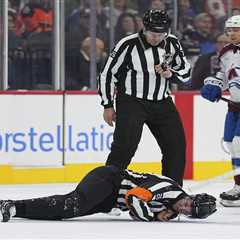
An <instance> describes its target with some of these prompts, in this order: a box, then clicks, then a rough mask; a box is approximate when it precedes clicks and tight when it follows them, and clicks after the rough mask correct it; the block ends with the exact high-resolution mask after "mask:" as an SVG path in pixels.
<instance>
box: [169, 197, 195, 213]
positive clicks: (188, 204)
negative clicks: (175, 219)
mask: <svg viewBox="0 0 240 240" xmlns="http://www.w3.org/2000/svg"><path fill="white" fill-rule="evenodd" d="M192 204H193V200H192V199H191V198H190V197H184V198H182V199H180V200H178V201H177V202H176V203H175V204H174V205H173V209H174V210H175V211H176V212H178V213H180V214H183V215H186V216H190V215H191V212H192Z"/></svg>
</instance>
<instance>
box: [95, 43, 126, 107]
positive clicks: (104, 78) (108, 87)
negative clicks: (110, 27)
mask: <svg viewBox="0 0 240 240" xmlns="http://www.w3.org/2000/svg"><path fill="white" fill-rule="evenodd" d="M127 49H128V44H127V42H126V39H122V40H120V41H119V42H118V43H117V45H116V46H115V48H114V49H113V51H112V52H111V53H110V55H109V57H108V59H107V62H106V64H105V66H104V68H103V70H102V72H101V73H100V75H99V78H98V81H99V83H98V92H99V95H100V96H101V98H102V102H101V104H102V105H103V106H104V108H110V107H113V95H114V83H115V82H117V79H116V78H115V76H114V74H115V73H117V71H118V69H119V67H120V66H121V65H122V63H123V62H124V58H125V55H126V52H127Z"/></svg>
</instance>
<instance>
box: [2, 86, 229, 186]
mask: <svg viewBox="0 0 240 240" xmlns="http://www.w3.org/2000/svg"><path fill="white" fill-rule="evenodd" d="M173 99H174V101H175V103H176V105H177V108H178V110H179V112H180V114H181V117H182V119H183V123H184V127H185V132H186V137H187V143H188V145H187V166H186V171H185V178H186V179H205V178H209V177H212V176H215V175H218V174H221V173H223V172H225V171H227V170H230V160H229V159H230V157H229V155H228V154H226V153H225V152H224V151H223V149H222V148H221V145H220V141H221V138H222V135H223V124H224V117H225V113H226V111H227V106H226V103H225V102H218V103H210V102H208V101H206V100H204V99H202V98H201V96H199V94H198V93H196V92H181V93H177V94H173ZM0 105H1V118H0V183H19V182H24V183H32V182H34V183H38V182H72V181H78V180H79V179H80V178H81V177H82V176H83V175H84V174H85V173H86V172H88V171H89V170H90V169H92V168H93V167H95V166H98V165H102V164H104V162H105V160H106V158H107V155H108V153H109V151H110V147H111V142H112V137H113V128H111V127H109V126H107V125H106V123H105V122H104V121H103V118H102V111H103V109H102V107H101V106H100V98H99V96H98V95H96V94H95V93H89V94H82V93H81V92H71V93H70V92H57V93H56V92H29V91H28V92H23V91H21V92H8V93H6V92H1V94H0ZM160 161H161V152H160V150H159V148H158V146H157V143H156V141H155V139H154V138H153V137H152V135H151V134H150V132H149V130H148V129H147V128H144V131H143V135H142V140H141V142H140V144H139V147H138V150H137V152H136V155H135V157H134V159H133V161H132V162H133V164H131V166H130V168H133V169H135V170H138V171H151V172H155V173H160V168H161V166H160Z"/></svg>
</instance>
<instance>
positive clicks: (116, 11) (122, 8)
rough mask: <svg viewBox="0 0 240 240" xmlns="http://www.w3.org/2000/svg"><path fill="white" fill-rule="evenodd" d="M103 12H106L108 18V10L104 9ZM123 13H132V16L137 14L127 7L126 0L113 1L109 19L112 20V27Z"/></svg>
mask: <svg viewBox="0 0 240 240" xmlns="http://www.w3.org/2000/svg"><path fill="white" fill-rule="evenodd" d="M105 11H106V15H107V16H109V18H110V8H109V7H106V8H105ZM124 12H128V13H132V14H136V13H137V11H135V10H134V9H131V8H128V7H127V0H113V9H112V12H111V19H112V23H111V24H113V26H114V27H115V26H116V24H117V22H118V18H119V17H120V15H121V14H123V13H124Z"/></svg>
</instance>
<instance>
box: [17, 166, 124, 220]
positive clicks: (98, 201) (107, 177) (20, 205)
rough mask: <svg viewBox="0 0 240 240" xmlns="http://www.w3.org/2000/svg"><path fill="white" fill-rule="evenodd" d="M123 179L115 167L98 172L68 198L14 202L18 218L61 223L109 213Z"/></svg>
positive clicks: (64, 195)
mask: <svg viewBox="0 0 240 240" xmlns="http://www.w3.org/2000/svg"><path fill="white" fill-rule="evenodd" d="M122 179H123V176H122V173H121V171H120V170H119V169H118V168H116V167H114V166H103V167H98V168H95V169H94V170H92V171H91V172H89V173H88V174H87V175H86V176H85V177H84V178H83V179H82V181H81V182H80V183H79V184H78V186H77V187H76V189H75V190H74V191H72V192H70V193H68V194H63V195H52V196H48V197H43V198H33V199H26V200H17V201H14V204H15V206H16V216H15V217H21V218H29V219H42V220H61V219H67V218H73V217H80V216H86V215H90V214H94V213H99V212H102V213H107V212H110V211H111V209H112V208H113V207H114V206H115V204H116V202H117V196H118V191H119V188H120V184H121V181H122Z"/></svg>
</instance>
